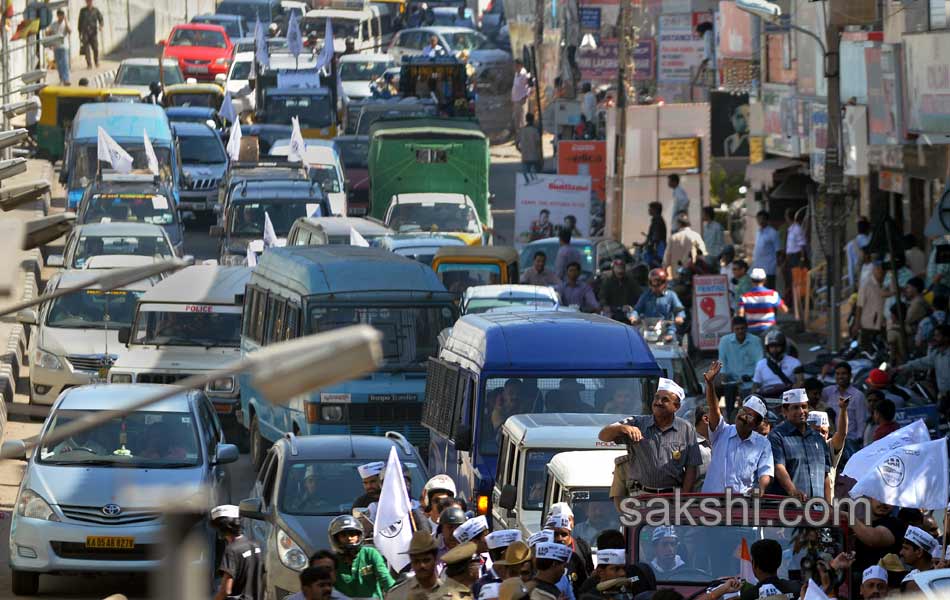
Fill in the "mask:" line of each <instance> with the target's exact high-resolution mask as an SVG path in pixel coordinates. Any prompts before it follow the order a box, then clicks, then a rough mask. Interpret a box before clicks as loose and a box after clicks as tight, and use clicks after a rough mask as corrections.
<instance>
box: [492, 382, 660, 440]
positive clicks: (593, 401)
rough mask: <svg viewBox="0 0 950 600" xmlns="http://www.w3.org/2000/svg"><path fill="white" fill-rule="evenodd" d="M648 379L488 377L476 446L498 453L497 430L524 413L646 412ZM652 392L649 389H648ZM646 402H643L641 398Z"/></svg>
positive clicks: (649, 401) (648, 398)
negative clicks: (508, 420) (510, 418)
mask: <svg viewBox="0 0 950 600" xmlns="http://www.w3.org/2000/svg"><path fill="white" fill-rule="evenodd" d="M649 384H650V380H649V379H647V378H634V377H610V378H601V377H584V376H583V375H579V376H577V377H570V376H569V377H544V378H530V377H528V378H520V379H519V378H510V379H509V378H502V377H492V378H489V379H488V381H486V382H485V400H484V401H482V402H481V405H482V411H481V412H482V414H481V417H480V420H481V426H480V429H481V435H479V440H480V442H479V447H480V448H481V450H480V451H481V453H482V454H490V455H496V454H498V433H499V431H500V430H501V426H502V425H504V423H505V421H506V420H507V419H508V417H510V416H512V415H521V414H528V413H611V414H623V415H642V414H648V413H649V411H650V403H651V402H652V399H653V397H652V395H650V396H648V395H647V393H648V392H647V389H648V388H647V386H648V385H649ZM649 393H650V394H652V392H649ZM645 398H646V399H647V402H646V403H645V402H644V399H645Z"/></svg>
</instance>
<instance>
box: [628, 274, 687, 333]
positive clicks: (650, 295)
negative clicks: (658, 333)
mask: <svg viewBox="0 0 950 600" xmlns="http://www.w3.org/2000/svg"><path fill="white" fill-rule="evenodd" d="M668 280H669V275H667V273H666V270H665V269H653V270H652V271H650V274H649V276H648V281H649V283H650V287H649V289H648V290H647V291H645V292H644V293H643V294H641V295H640V299H639V300H637V304H636V305H635V306H634V307H633V315H632V316H631V317H630V323H631V324H633V325H636V324H638V323H639V322H640V320H641V319H662V320H664V321H672V323H671V325H670V327H669V329H667V333H666V335H667V337H669V338H670V339H672V337H673V336H675V335H676V326H677V325H682V324H683V323H684V322H686V309H685V308H684V307H683V303H682V302H680V299H679V296H677V295H676V292H674V291H673V290H671V289H669V286H668V284H667V282H668Z"/></svg>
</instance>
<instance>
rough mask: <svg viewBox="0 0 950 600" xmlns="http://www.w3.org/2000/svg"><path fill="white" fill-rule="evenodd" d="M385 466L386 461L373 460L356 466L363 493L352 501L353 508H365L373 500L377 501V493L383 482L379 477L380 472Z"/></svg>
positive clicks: (380, 490)
mask: <svg viewBox="0 0 950 600" xmlns="http://www.w3.org/2000/svg"><path fill="white" fill-rule="evenodd" d="M385 467H386V463H384V462H382V461H375V462H371V463H367V464H365V465H360V466H359V467H356V470H357V472H359V474H360V479H361V480H362V481H363V494H362V495H361V496H360V497H359V498H357V499H356V500H354V501H353V508H366V507H368V506H369V505H370V504H372V503H373V502H379V494H380V492H382V489H383V484H382V481H380V479H379V475H380V473H382V472H383V469H384V468H385Z"/></svg>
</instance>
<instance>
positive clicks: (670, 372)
mask: <svg viewBox="0 0 950 600" xmlns="http://www.w3.org/2000/svg"><path fill="white" fill-rule="evenodd" d="M656 362H657V364H658V365H660V368H661V369H663V370H664V371H666V376H667V377H669V378H670V379H672V380H673V381H675V382H677V383H679V384H680V385H681V386H683V389H684V390H686V395H687V396H699V395H700V394H702V393H703V388H702V387H701V386H700V385H699V378H698V377H696V372H695V371H693V368H692V365H691V364H690V363H689V359H688V358H687V357H686V356H678V357H676V358H657V359H656Z"/></svg>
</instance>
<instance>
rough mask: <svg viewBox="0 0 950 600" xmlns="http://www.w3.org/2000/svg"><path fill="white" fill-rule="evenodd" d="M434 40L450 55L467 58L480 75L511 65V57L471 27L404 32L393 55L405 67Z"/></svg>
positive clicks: (392, 47)
mask: <svg viewBox="0 0 950 600" xmlns="http://www.w3.org/2000/svg"><path fill="white" fill-rule="evenodd" d="M432 36H436V37H437V38H439V45H440V46H442V49H443V50H444V51H445V52H446V53H447V54H452V55H455V56H459V57H461V56H463V55H464V56H467V57H468V62H469V63H471V64H472V66H473V67H475V69H476V71H480V70H482V69H484V68H486V67H491V66H492V65H498V66H500V65H510V64H511V55H510V54H508V53H507V52H505V51H504V50H502V49H500V48H498V46H496V45H495V43H494V42H492V41H491V40H489V39H488V38H487V37H485V36H484V35H482V34H481V33H479V32H477V31H473V30H472V29H468V28H467V27H438V26H432V27H417V28H413V29H403V30H402V31H400V32H399V33H397V34H396V35H395V36H394V37H393V42H392V45H390V46H389V54H390V55H391V56H392V57H393V58H394V59H395V60H396V62H397V63H400V64H401V63H402V59H403V58H404V57H406V56H418V55H421V54H422V53H423V51H424V50H425V47H426V46H428V45H429V40H430V39H431V37H432ZM463 53H464V54H463Z"/></svg>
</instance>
